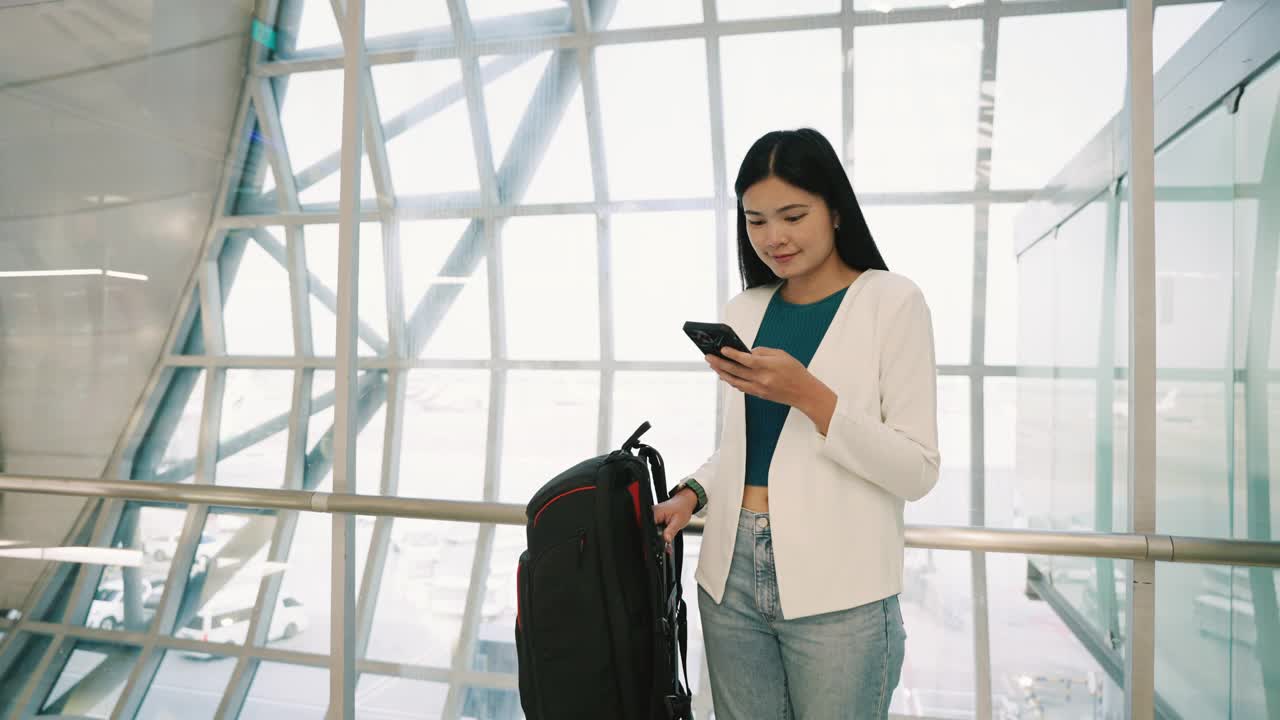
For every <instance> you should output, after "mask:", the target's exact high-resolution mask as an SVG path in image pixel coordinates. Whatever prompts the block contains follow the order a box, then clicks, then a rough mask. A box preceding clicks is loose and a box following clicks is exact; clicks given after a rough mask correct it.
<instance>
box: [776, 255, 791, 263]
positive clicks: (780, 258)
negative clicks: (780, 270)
mask: <svg viewBox="0 0 1280 720" xmlns="http://www.w3.org/2000/svg"><path fill="white" fill-rule="evenodd" d="M796 254H797V253H791V254H790V255H774V256H773V261H774V262H776V263H789V262H791V258H793V257H795V256H796Z"/></svg>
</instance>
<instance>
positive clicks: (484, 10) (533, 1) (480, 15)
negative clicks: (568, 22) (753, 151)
mask: <svg viewBox="0 0 1280 720" xmlns="http://www.w3.org/2000/svg"><path fill="white" fill-rule="evenodd" d="M564 7H565V5H564V0H467V11H468V12H470V13H471V19H472V20H473V21H475V20H488V19H491V18H503V17H511V16H516V15H524V14H525V13H533V12H538V11H545V10H563V9H564Z"/></svg>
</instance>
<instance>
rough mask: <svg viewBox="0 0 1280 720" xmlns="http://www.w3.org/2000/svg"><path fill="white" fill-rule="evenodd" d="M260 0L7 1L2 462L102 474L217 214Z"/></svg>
mask: <svg viewBox="0 0 1280 720" xmlns="http://www.w3.org/2000/svg"><path fill="white" fill-rule="evenodd" d="M254 4H255V3H254V2H253V0H216V1H212V2H211V1H210V0H154V1H148V0H55V1H54V2H46V3H37V4H27V5H18V6H16V7H8V5H12V3H11V2H0V273H3V272H12V271H36V270H66V269H103V270H110V271H117V272H124V273H130V274H134V275H145V276H146V277H147V279H146V280H138V279H127V278H118V277H108V276H103V275H96V276H84V277H39V278H15V277H4V276H0V463H2V464H0V468H2V469H3V470H4V471H6V472H13V473H38V474H58V475H89V476H92V475H97V474H98V473H100V472H101V471H102V469H103V467H104V465H105V463H106V461H107V459H108V457H109V455H110V452H111V450H112V448H113V447H114V445H115V442H116V439H117V436H118V435H119V433H120V431H121V430H122V429H123V427H124V424H125V422H126V420H127V419H128V417H129V415H130V413H131V412H132V411H133V408H134V405H135V404H136V402H137V400H138V397H139V393H140V392H141V391H142V388H143V385H144V384H145V382H146V380H147V377H148V376H149V374H150V372H151V370H152V367H153V366H154V364H155V362H156V360H157V358H158V357H159V355H160V353H161V350H162V348H161V345H162V343H163V339H164V336H165V334H166V333H167V331H168V328H169V324H170V322H171V320H172V318H173V314H174V311H175V309H176V306H177V304H178V302H179V301H180V299H181V298H180V295H181V293H182V290H183V288H184V287H185V284H186V281H187V278H188V277H189V276H190V273H191V269H192V266H193V264H194V263H195V261H196V259H197V255H198V252H199V250H200V245H201V243H202V241H203V239H204V236H205V233H206V231H207V229H208V223H209V218H210V214H211V211H212V205H213V202H214V198H215V196H216V195H217V191H218V182H219V180H220V178H221V175H222V170H223V168H222V163H223V158H224V156H225V154H226V151H227V145H228V139H229V135H230V132H231V127H232V124H233V123H234V121H235V111H236V108H237V104H238V101H239V98H240V92H241V88H242V85H243V79H244V73H245V59H246V54H247V50H248V42H249V37H250V23H251V22H252V17H253V10H254Z"/></svg>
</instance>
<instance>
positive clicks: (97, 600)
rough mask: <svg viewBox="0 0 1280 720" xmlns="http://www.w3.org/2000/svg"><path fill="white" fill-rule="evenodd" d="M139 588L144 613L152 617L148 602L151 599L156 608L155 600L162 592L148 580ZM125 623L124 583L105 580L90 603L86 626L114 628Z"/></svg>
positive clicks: (105, 628) (152, 606)
mask: <svg viewBox="0 0 1280 720" xmlns="http://www.w3.org/2000/svg"><path fill="white" fill-rule="evenodd" d="M139 589H140V590H141V592H142V602H143V615H144V616H145V617H146V618H147V619H150V616H151V613H149V612H147V602H148V601H151V608H154V607H155V600H158V597H159V594H160V593H159V592H157V591H155V590H154V589H153V588H152V586H151V583H149V582H147V581H146V580H143V581H142V584H141V586H140V588H139ZM153 596H155V597H154V598H153ZM123 624H124V584H123V583H121V582H120V581H119V580H116V581H114V582H104V583H103V584H102V585H101V586H99V587H98V591H97V592H96V593H94V595H93V602H92V603H90V605H89V615H88V617H87V618H85V626H87V627H94V628H102V629H103V630H114V629H116V628H118V627H120V626H121V625H123Z"/></svg>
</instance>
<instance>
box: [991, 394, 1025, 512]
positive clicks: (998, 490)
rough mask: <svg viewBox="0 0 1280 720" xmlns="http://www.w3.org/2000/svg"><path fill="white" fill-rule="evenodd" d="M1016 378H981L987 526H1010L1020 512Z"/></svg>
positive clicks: (1020, 487)
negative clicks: (1017, 465)
mask: <svg viewBox="0 0 1280 720" xmlns="http://www.w3.org/2000/svg"><path fill="white" fill-rule="evenodd" d="M1017 384H1018V379H1017V378H1000V377H989V378H984V379H983V388H984V389H983V392H982V410H983V436H982V439H983V441H984V447H983V459H984V460H985V461H986V466H985V468H984V469H983V475H984V478H983V482H984V487H985V493H984V494H985V496H986V501H987V502H986V511H985V515H986V523H985V524H986V526H987V527H1013V526H1014V522H1015V519H1016V518H1019V517H1021V519H1022V522H1023V523H1024V525H1025V522H1026V518H1025V516H1022V515H1021V513H1022V512H1023V500H1022V494H1023V490H1022V486H1023V485H1024V483H1023V482H1020V478H1019V476H1018V474H1017V469H1016V465H1015V463H1016V457H1017V455H1016V451H1017V437H1018V428H1019V425H1018V404H1017V399H1018V387H1017Z"/></svg>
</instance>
